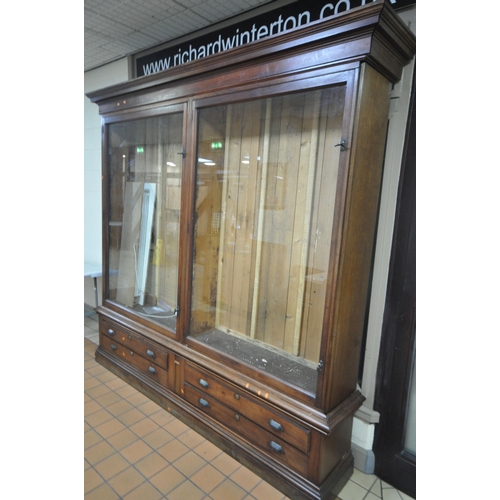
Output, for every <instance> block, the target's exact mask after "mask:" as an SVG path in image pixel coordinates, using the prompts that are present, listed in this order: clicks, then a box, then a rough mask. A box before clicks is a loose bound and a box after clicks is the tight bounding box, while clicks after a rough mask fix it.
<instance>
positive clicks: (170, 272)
mask: <svg viewBox="0 0 500 500" xmlns="http://www.w3.org/2000/svg"><path fill="white" fill-rule="evenodd" d="M414 51H415V39H414V36H413V34H412V33H411V32H410V31H409V30H408V29H407V28H406V26H404V24H403V23H402V22H401V21H400V20H399V18H398V17H397V15H396V14H395V13H394V11H393V10H392V9H391V7H390V6H389V5H388V4H386V3H383V2H375V3H373V4H370V5H368V6H366V7H361V8H357V9H352V10H351V11H348V12H345V13H342V14H339V15H337V16H334V17H331V18H328V19H325V20H323V21H318V22H314V23H311V24H310V25H308V26H305V27H302V28H297V29H294V30H290V31H288V32H286V33H283V34H280V35H276V36H270V37H268V38H266V39H263V40H260V41H258V42H253V43H250V44H248V45H245V46H240V47H237V48H234V49H231V50H228V51H227V52H224V53H220V54H216V55H213V56H210V57H207V58H206V59H200V60H197V61H194V62H191V63H188V64H186V65H184V66H179V67H175V68H172V69H170V70H168V71H165V72H162V73H159V74H156V75H151V76H146V77H141V78H138V79H136V80H132V81H130V82H127V83H123V84H120V85H116V86H113V87H109V88H106V89H103V90H99V91H96V92H93V93H91V94H89V97H90V99H91V100H92V101H93V102H95V103H97V104H98V106H99V112H100V114H101V115H102V119H103V242H104V250H103V260H104V280H103V283H104V290H103V291H104V293H103V297H104V300H103V304H102V305H101V306H100V307H99V308H98V314H99V322H100V345H99V348H98V349H97V352H96V359H97V360H98V362H100V363H101V364H103V365H104V366H106V367H107V368H109V369H110V370H111V371H113V372H115V373H117V374H118V375H120V376H121V377H123V378H124V379H126V380H127V381H128V382H129V383H131V384H132V385H134V386H135V387H137V388H138V389H139V390H141V391H142V392H143V393H145V394H146V395H148V396H149V397H150V398H151V399H153V400H154V401H156V402H158V403H159V404H161V405H162V406H163V407H165V408H167V409H168V410H169V411H171V412H172V413H173V414H175V415H176V416H177V417H179V418H180V419H181V420H183V421H185V422H186V423H187V424H188V425H190V426H192V427H193V428H194V429H196V430H197V431H198V432H200V433H201V434H203V435H204V436H206V437H207V438H208V439H210V440H211V441H213V442H214V443H215V444H217V445H218V446H219V447H221V448H222V449H224V450H225V451H227V452H228V453H230V454H231V456H233V457H235V458H236V459H238V460H239V461H241V462H242V463H243V464H245V465H247V466H248V467H250V468H251V469H252V470H254V471H256V472H257V473H258V474H259V475H261V476H262V477H263V478H265V479H266V480H267V481H269V482H270V483H271V484H273V485H275V486H276V487H277V488H278V489H280V490H281V491H283V492H284V493H285V494H286V495H288V496H290V497H291V498H312V499H320V498H329V497H330V496H331V495H334V494H336V493H338V491H340V489H341V488H342V486H343V485H344V484H345V482H346V481H347V479H348V477H349V473H350V471H351V470H352V466H353V458H352V455H351V451H350V446H351V431H352V420H353V415H354V412H355V411H356V410H357V408H359V406H360V405H361V404H362V401H363V396H362V395H361V394H360V393H359V391H357V390H356V380H357V370H358V361H359V356H360V345H361V340H362V333H363V324H364V318H365V312H366V307H367V295H368V290H369V276H370V270H371V265H372V252H373V245H374V236H375V226H376V220H377V211H378V202H379V193H380V184H381V173H382V164H383V154H384V147H385V138H386V129H387V120H388V110H389V95H390V90H391V88H392V85H393V84H394V83H395V82H397V81H398V79H399V78H400V75H401V71H402V68H403V67H404V65H406V64H407V63H408V62H409V61H410V60H411V59H412V57H413V55H414Z"/></svg>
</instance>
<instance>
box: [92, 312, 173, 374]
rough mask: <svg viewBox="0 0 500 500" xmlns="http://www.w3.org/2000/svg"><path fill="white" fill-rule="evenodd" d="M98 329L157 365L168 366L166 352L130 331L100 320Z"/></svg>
mask: <svg viewBox="0 0 500 500" xmlns="http://www.w3.org/2000/svg"><path fill="white" fill-rule="evenodd" d="M100 331H101V333H102V334H103V336H106V337H109V338H110V339H113V340H115V341H116V342H119V343H120V344H122V345H123V346H125V347H128V348H129V349H130V350H132V351H134V352H135V353H137V354H140V355H141V356H143V357H145V358H146V359H150V360H151V361H152V362H154V363H155V364H156V365H159V366H161V367H163V368H165V369H167V368H168V366H167V359H168V357H167V354H166V353H165V352H164V351H162V350H160V349H159V348H158V347H157V346H155V345H154V344H152V343H150V342H148V341H147V340H144V339H142V338H140V337H139V336H137V335H135V334H133V333H131V332H127V331H125V330H124V329H121V328H120V327H117V326H116V325H114V324H112V323H108V322H107V321H101V322H100Z"/></svg>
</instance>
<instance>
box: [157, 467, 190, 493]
mask: <svg viewBox="0 0 500 500" xmlns="http://www.w3.org/2000/svg"><path fill="white" fill-rule="evenodd" d="M185 480H186V476H184V474H182V473H181V472H179V471H178V470H177V469H176V468H175V467H174V466H172V465H169V466H168V467H166V468H165V469H163V470H161V471H160V472H158V473H157V474H155V475H154V476H152V477H150V478H149V481H150V482H151V484H153V485H154V486H155V487H156V488H157V489H158V491H160V492H161V493H162V494H163V495H166V494H167V493H169V492H170V491H172V490H174V489H175V488H177V486H179V485H180V484H181V483H183V482H184V481H185ZM185 500H188V499H187V498H186V499H185Z"/></svg>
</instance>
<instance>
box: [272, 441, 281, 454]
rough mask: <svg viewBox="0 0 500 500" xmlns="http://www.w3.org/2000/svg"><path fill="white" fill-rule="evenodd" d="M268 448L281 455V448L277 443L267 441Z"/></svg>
mask: <svg viewBox="0 0 500 500" xmlns="http://www.w3.org/2000/svg"><path fill="white" fill-rule="evenodd" d="M269 446H270V447H271V449H272V450H273V451H275V452H276V453H283V446H280V445H279V444H278V443H275V442H274V441H269Z"/></svg>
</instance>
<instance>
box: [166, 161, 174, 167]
mask: <svg viewBox="0 0 500 500" xmlns="http://www.w3.org/2000/svg"><path fill="white" fill-rule="evenodd" d="M167 166H169V167H175V163H172V162H171V161H167Z"/></svg>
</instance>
